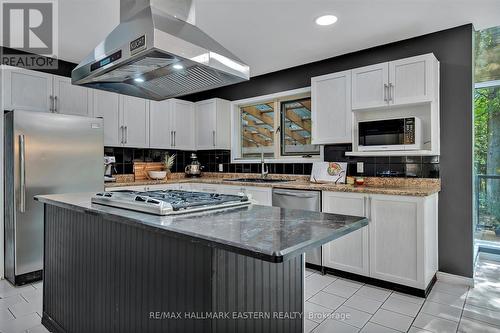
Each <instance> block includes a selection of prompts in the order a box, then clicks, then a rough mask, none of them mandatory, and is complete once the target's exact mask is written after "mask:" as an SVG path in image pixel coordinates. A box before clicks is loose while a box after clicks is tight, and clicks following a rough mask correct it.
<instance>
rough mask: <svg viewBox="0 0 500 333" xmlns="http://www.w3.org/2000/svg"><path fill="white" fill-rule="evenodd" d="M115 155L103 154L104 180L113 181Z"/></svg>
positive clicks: (114, 179)
mask: <svg viewBox="0 0 500 333" xmlns="http://www.w3.org/2000/svg"><path fill="white" fill-rule="evenodd" d="M115 163H116V157H114V156H104V181H105V182H115V181H116V178H115V177H113V174H116V168H115Z"/></svg>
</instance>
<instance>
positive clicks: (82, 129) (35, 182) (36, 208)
mask: <svg viewBox="0 0 500 333" xmlns="http://www.w3.org/2000/svg"><path fill="white" fill-rule="evenodd" d="M4 127H5V128H4V130H5V132H4V145H5V147H4V148H5V149H4V156H5V158H4V163H5V165H4V172H5V178H4V201H5V202H4V205H5V209H4V222H5V223H4V224H5V276H6V278H7V279H8V280H9V281H10V282H11V283H13V284H17V285H20V284H24V283H27V282H31V281H35V280H39V279H41V277H42V272H43V221H44V209H43V205H42V204H41V203H39V202H37V201H35V200H34V199H33V197H34V196H35V195H38V194H54V193H70V192H98V191H102V190H103V187H104V184H103V178H102V175H103V156H104V147H103V120H102V119H100V118H87V117H79V116H68V115H59V114H53V113H43V112H30V111H21V110H15V111H9V112H5V113H4Z"/></svg>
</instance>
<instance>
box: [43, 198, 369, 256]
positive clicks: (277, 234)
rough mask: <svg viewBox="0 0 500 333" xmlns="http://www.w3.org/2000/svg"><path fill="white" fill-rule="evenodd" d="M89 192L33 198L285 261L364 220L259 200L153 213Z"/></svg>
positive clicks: (197, 240) (226, 248) (222, 247)
mask: <svg viewBox="0 0 500 333" xmlns="http://www.w3.org/2000/svg"><path fill="white" fill-rule="evenodd" d="M92 195H93V193H71V194H54V195H40V196H37V197H35V199H36V200H38V201H40V202H42V203H44V204H48V205H54V206H57V207H61V208H65V209H69V210H74V211H79V212H84V213H86V214H92V215H99V216H101V217H103V218H104V219H107V220H112V221H116V222H119V223H127V224H133V225H137V226H139V227H144V228H150V229H151V228H153V229H155V230H156V231H158V232H164V233H167V234H169V235H170V236H175V237H180V238H184V239H188V240H191V241H193V242H199V243H202V244H205V245H207V246H210V247H215V248H221V249H224V250H227V251H231V252H235V253H239V254H243V255H246V256H250V257H254V258H259V259H261V260H265V261H269V262H283V261H285V260H288V259H290V258H292V257H295V256H297V255H300V254H302V253H304V252H305V251H307V250H309V249H311V248H315V247H318V246H320V245H323V244H325V243H328V242H330V241H332V240H334V239H337V238H339V237H341V236H343V235H346V234H348V233H351V232H353V231H355V230H357V229H359V228H362V227H364V226H366V225H367V224H368V220H367V219H366V218H364V217H356V216H348V215H338V214H329V213H320V212H312V211H303V210H295V209H285V208H279V207H268V206H260V205H249V206H246V207H239V208H231V209H220V210H209V211H204V212H198V213H191V214H183V215H171V216H157V215H152V214H146V213H141V212H135V211H131V210H125V209H119V208H114V207H108V206H103V205H98V204H93V203H91V200H90V199H91V197H92Z"/></svg>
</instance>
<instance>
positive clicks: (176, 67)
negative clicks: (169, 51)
mask: <svg viewBox="0 0 500 333" xmlns="http://www.w3.org/2000/svg"><path fill="white" fill-rule="evenodd" d="M172 67H174V69H183V68H184V66H182V65H181V64H175V65H174V66H172Z"/></svg>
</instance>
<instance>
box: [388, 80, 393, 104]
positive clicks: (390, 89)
mask: <svg viewBox="0 0 500 333" xmlns="http://www.w3.org/2000/svg"><path fill="white" fill-rule="evenodd" d="M388 90H389V101H392V98H393V97H394V96H393V90H394V85H393V84H392V83H389V89H388Z"/></svg>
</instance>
